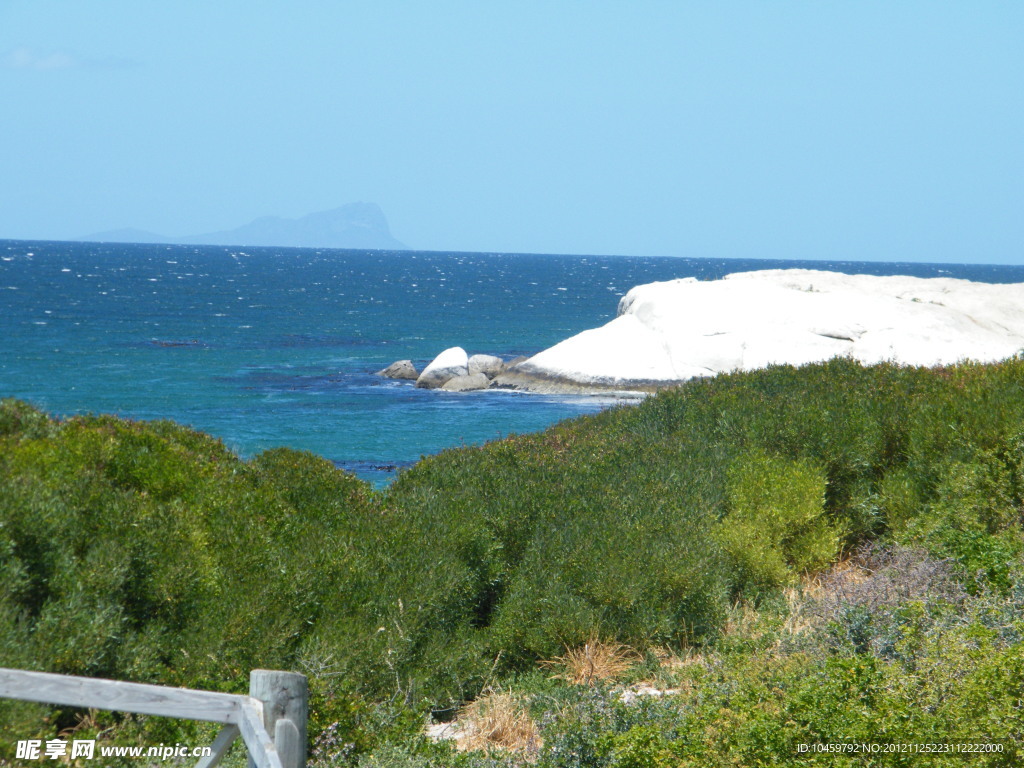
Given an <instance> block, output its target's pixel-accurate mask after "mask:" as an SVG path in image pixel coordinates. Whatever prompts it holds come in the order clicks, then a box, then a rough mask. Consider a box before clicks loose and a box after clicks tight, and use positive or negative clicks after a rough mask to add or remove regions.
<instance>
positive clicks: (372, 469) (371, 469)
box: [331, 460, 416, 476]
mask: <svg viewBox="0 0 1024 768" xmlns="http://www.w3.org/2000/svg"><path fill="white" fill-rule="evenodd" d="M331 463H332V464H334V466H336V467H337V468H338V469H343V470H345V471H346V472H351V473H352V474H354V475H364V476H365V475H375V474H385V475H391V474H394V473H395V472H397V471H398V470H400V469H408V468H409V467H411V466H412V465H413V464H415V463H416V462H415V461H397V460H391V461H334V460H332V461H331Z"/></svg>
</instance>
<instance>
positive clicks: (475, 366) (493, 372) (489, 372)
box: [469, 355, 505, 379]
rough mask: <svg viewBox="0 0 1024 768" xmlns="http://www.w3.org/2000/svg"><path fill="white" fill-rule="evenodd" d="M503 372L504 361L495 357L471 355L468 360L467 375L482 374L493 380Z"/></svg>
mask: <svg viewBox="0 0 1024 768" xmlns="http://www.w3.org/2000/svg"><path fill="white" fill-rule="evenodd" d="M504 370H505V361H504V360H502V359H501V358H500V357H496V356H495V355H473V356H472V357H471V358H469V375H470V376H472V375H473V374H474V373H482V374H484V376H486V377H487V378H488V379H493V378H494V377H495V376H497V375H499V374H500V373H502V372H503V371H504Z"/></svg>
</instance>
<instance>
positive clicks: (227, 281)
mask: <svg viewBox="0 0 1024 768" xmlns="http://www.w3.org/2000/svg"><path fill="white" fill-rule="evenodd" d="M787 267H800V268H809V269H828V270H833V271H839V272H847V273H866V274H879V275H882V274H907V275H916V276H921V277H934V276H944V277H959V278H965V279H969V280H978V281H982V282H992V283H1008V282H1024V266H984V265H953V264H920V263H913V264H911V263H907V264H901V263H882V262H827V261H814V262H808V261H774V260H773V261H769V260H760V259H750V260H734V259H689V258H673V257H661V258H649V257H630V256H566V255H535V254H502V253H440V252H417V251H397V252H383V251H354V250H331V249H308V248H241V247H237V246H235V247H232V246H184V245H170V246H168V245H128V244H100V243H76V242H35V241H32V242H29V241H12V240H0V339H2V342H0V343H2V347H0V349H2V352H0V397H16V398H20V399H23V400H26V401H28V402H30V403H32V404H34V405H36V406H38V407H40V408H42V409H44V410H46V411H47V412H49V413H51V414H54V415H60V416H68V415H71V414H81V413H114V414H118V415H120V416H123V417H126V418H131V419H173V420H175V421H178V422H181V423H183V424H188V425H190V426H192V427H195V428H196V429H201V430H203V431H205V432H208V433H210V434H213V435H215V436H217V437H219V438H221V439H222V440H223V441H224V443H225V444H226V445H227V446H228V447H229V448H231V449H232V450H234V451H236V452H237V453H239V454H240V455H242V456H251V455H253V454H256V453H258V452H260V451H263V450H266V449H268V448H272V447H275V446H290V447H292V448H297V449H303V450H309V451H312V452H314V453H317V454H319V455H321V456H324V457H326V458H328V459H330V460H331V461H333V462H334V463H335V464H336V465H337V466H339V467H341V468H343V469H347V470H349V471H352V472H354V473H356V474H357V475H359V476H361V477H363V478H364V479H366V480H368V481H370V482H372V483H374V484H375V485H377V486H378V487H379V486H382V485H384V484H386V483H387V482H388V481H389V480H390V479H391V478H393V477H394V475H395V473H396V471H398V470H401V468H403V467H406V466H409V465H410V464H412V463H414V462H415V461H416V460H418V459H419V458H420V457H421V456H423V455H427V454H432V453H436V452H438V451H442V450H444V449H446V448H450V447H453V446H461V445H473V444H479V443H483V442H485V441H487V440H491V439H494V438H499V437H502V436H505V435H509V434H512V433H522V432H530V431H534V430H539V429H543V428H544V427H546V426H548V425H550V424H553V423H555V422H557V421H559V420H561V419H565V418H568V417H572V416H577V415H579V414H583V413H590V412H594V411H597V410H600V409H602V408H606V407H609V406H611V405H615V404H616V402H617V401H616V400H615V399H614V398H611V397H588V396H547V395H537V394H526V393H520V392H509V391H495V390H489V391H483V392H471V393H446V392H437V391H425V390H418V389H415V388H414V387H413V386H412V384H411V383H409V382H395V381H388V380H384V379H382V378H380V377H378V376H376V375H374V372H375V371H377V370H379V369H381V368H384V367H385V366H386V365H388V364H389V363H391V362H393V361H395V360H401V359H405V358H409V359H412V360H413V361H414V362H415V363H416V364H417V367H418V368H421V367H422V366H423V365H425V364H426V363H427V362H429V360H430V359H432V358H433V357H434V356H435V355H436V354H437V353H439V352H441V351H442V350H444V349H446V348H448V347H451V346H461V347H464V348H465V349H466V350H467V352H469V353H470V354H474V353H486V354H494V355H499V356H502V357H505V358H511V357H515V356H518V355H531V354H533V353H535V352H538V351H540V350H541V349H544V348H546V347H549V346H551V345H552V344H555V343H557V342H558V341H561V340H562V339H565V338H567V337H568V336H571V335H573V334H575V333H578V332H580V331H582V330H585V329H587V328H593V327H596V326H599V325H602V324H603V323H605V322H607V321H608V320H610V319H612V318H613V317H614V316H615V310H616V307H617V305H618V301H619V299H620V298H621V297H622V296H623V295H624V294H625V293H626V291H628V290H629V289H630V288H631V287H633V286H634V285H639V284H642V283H649V282H652V281H656V280H669V279H673V278H677V277H691V276H692V277H697V278H699V279H713V278H718V277H721V276H723V275H726V274H728V273H730V272H741V271H749V270H754V269H776V268H787Z"/></svg>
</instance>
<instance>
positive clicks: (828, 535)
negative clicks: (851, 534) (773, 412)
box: [716, 452, 842, 590]
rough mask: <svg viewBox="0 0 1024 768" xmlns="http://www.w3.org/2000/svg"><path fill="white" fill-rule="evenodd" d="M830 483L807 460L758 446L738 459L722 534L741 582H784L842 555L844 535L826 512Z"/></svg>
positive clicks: (760, 586)
mask: <svg viewBox="0 0 1024 768" xmlns="http://www.w3.org/2000/svg"><path fill="white" fill-rule="evenodd" d="M825 485H826V481H825V477H824V475H823V473H822V472H820V471H818V470H816V469H815V468H814V467H813V466H811V465H810V463H809V462H807V461H787V460H785V459H780V458H775V457H771V456H767V455H764V454H762V453H758V452H754V453H751V454H747V455H744V456H743V457H741V458H740V459H739V460H738V461H736V462H735V463H734V464H733V466H732V467H731V468H730V471H729V485H728V495H729V511H728V512H727V514H726V516H725V517H724V518H723V519H722V521H721V522H720V523H719V525H718V528H717V530H716V536H717V538H718V540H719V541H720V542H721V544H722V548H723V549H724V550H725V552H726V554H727V555H728V557H729V559H730V561H731V562H732V563H733V565H734V567H735V568H736V570H737V583H738V585H739V586H740V587H746V588H752V589H754V590H765V589H772V588H775V587H780V586H783V585H785V584H788V583H791V582H792V581H793V579H794V577H795V576H796V574H798V573H806V572H809V571H814V570H819V569H821V568H823V567H825V566H826V565H827V564H828V563H829V562H830V561H831V560H832V559H833V558H834V557H835V556H836V553H837V551H838V549H839V543H840V541H841V538H842V537H841V535H840V532H839V531H838V530H837V528H836V526H835V525H832V524H830V523H829V521H828V519H827V518H826V516H825V508H824V502H825Z"/></svg>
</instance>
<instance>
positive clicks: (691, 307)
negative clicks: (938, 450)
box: [499, 269, 1024, 388]
mask: <svg viewBox="0 0 1024 768" xmlns="http://www.w3.org/2000/svg"><path fill="white" fill-rule="evenodd" d="M1022 349H1024V283H1016V284H1011V285H994V284H988V283H975V282H971V281H968V280H955V279H951V278H928V279H926V278H917V277H876V276H873V275H844V274H839V273H835V272H820V271H814V270H803V269H793V270H789V269H785V270H781V269H780V270H763V271H758V272H741V273H736V274H732V275H727V276H726V277H725V278H723V279H722V280H713V281H703V282H701V281H698V280H696V279H695V278H684V279H680V280H672V281H668V282H662V283H650V284H648V285H640V286H637V287H636V288H633V289H632V290H631V291H630V292H629V293H627V294H626V295H625V296H624V297H623V298H622V301H621V302H620V303H619V311H618V317H616V318H615V319H614V320H612V321H611V322H610V323H608V324H607V325H604V326H603V327H601V328H595V329H593V330H589V331H584V332H583V333H580V334H578V335H576V336H573V337H572V338H570V339H566V340H565V341H563V342H561V343H559V344H556V345H555V346H553V347H551V348H549V349H546V350H544V351H543V352H540V353H539V354H537V355H534V356H533V357H531V358H530V359H529V360H527V361H526V362H523V363H520V364H519V365H518V366H516V368H515V369H514V371H513V373H512V374H511V375H510V376H506V377H502V378H499V382H500V383H503V384H511V385H519V386H525V387H527V388H529V387H530V385H531V380H532V381H533V382H534V383H537V382H540V383H543V382H552V383H561V384H565V385H570V386H582V387H622V388H628V387H629V386H644V385H646V386H651V385H653V386H658V385H664V384H670V383H673V382H678V381H682V380H685V379H689V378H693V377H695V376H710V375H713V374H716V373H720V372H725V371H733V370H750V369H754V368H761V367H764V366H766V365H769V364H771V363H789V364H793V365H802V364H805V363H811V362H817V361H822V360H828V359H830V358H833V357H836V356H850V357H852V358H853V359H855V360H858V361H860V362H862V363H865V364H871V363H878V362H882V361H886V360H891V361H895V362H898V363H905V364H910V365H941V364H949V363H955V362H959V361H961V360H965V359H970V360H977V361H994V360H1001V359H1004V358H1007V357H1010V356H1012V355H1014V354H1017V353H1018V352H1020V351H1021V350H1022Z"/></svg>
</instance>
